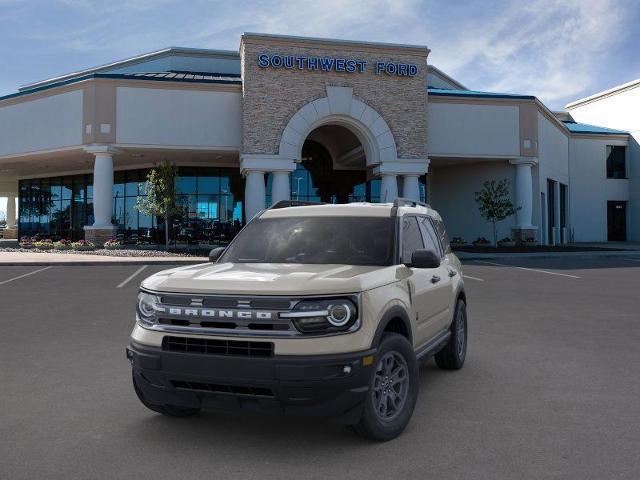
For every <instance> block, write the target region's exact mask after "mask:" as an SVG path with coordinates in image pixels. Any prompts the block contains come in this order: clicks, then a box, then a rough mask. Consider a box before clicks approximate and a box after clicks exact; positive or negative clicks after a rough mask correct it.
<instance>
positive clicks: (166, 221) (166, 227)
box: [164, 215, 169, 252]
mask: <svg viewBox="0 0 640 480" xmlns="http://www.w3.org/2000/svg"><path fill="white" fill-rule="evenodd" d="M164 248H165V250H166V251H167V252H168V251H169V215H165V216H164Z"/></svg>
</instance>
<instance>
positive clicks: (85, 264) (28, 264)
mask: <svg viewBox="0 0 640 480" xmlns="http://www.w3.org/2000/svg"><path fill="white" fill-rule="evenodd" d="M199 263H205V262H204V261H203V260H188V261H187V260H182V261H175V260H156V261H152V262H149V261H146V262H145V261H144V259H142V260H129V261H128V262H125V261H109V262H96V261H86V262H85V261H79V262H0V267H4V266H6V267H55V266H61V267H73V266H79V267H99V266H111V265H114V266H123V265H149V266H153V265H175V266H181V265H185V266H186V265H197V264H199Z"/></svg>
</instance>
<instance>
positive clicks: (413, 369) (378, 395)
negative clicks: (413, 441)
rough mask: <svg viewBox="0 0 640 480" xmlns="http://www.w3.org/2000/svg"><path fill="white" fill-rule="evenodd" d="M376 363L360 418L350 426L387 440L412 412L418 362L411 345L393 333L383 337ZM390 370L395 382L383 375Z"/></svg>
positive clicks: (416, 384) (367, 435)
mask: <svg viewBox="0 0 640 480" xmlns="http://www.w3.org/2000/svg"><path fill="white" fill-rule="evenodd" d="M375 362H376V363H375V367H374V368H373V369H372V372H371V379H370V380H369V392H368V394H367V398H366V399H365V401H364V406H363V409H362V417H361V418H360V421H359V422H358V423H357V424H356V425H354V426H353V427H352V428H353V430H354V431H355V432H356V433H357V434H358V435H361V436H362V437H365V438H368V439H370V440H376V441H387V440H391V439H393V438H395V437H397V436H398V435H400V434H401V433H402V431H403V430H404V429H405V427H406V426H407V424H408V423H409V420H410V419H411V415H412V414H413V409H414V408H415V406H416V400H417V398H418V390H419V378H418V377H419V370H418V362H417V360H416V355H415V352H414V351H413V346H412V345H411V344H410V343H409V341H408V340H407V339H406V338H405V337H403V336H402V335H398V334H396V333H388V334H385V335H384V336H383V337H382V341H381V342H380V347H379V349H378V353H377V355H376V360H375ZM389 368H390V370H389ZM389 371H390V372H393V371H395V372H396V374H395V376H399V378H400V379H399V380H397V381H396V383H395V384H393V383H389V380H391V379H392V378H393V376H390V375H385V373H388V372H389ZM402 371H404V374H401V372H402ZM390 392H393V394H391V393H390Z"/></svg>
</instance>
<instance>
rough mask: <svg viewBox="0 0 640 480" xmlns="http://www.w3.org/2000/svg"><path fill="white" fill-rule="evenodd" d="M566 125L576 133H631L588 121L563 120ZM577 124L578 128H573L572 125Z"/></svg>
mask: <svg viewBox="0 0 640 480" xmlns="http://www.w3.org/2000/svg"><path fill="white" fill-rule="evenodd" d="M562 123H564V125H565V126H566V127H567V128H568V129H569V131H570V132H571V133H575V134H576V135H580V134H584V135H589V134H591V135H629V132H627V131H626V130H617V129H615V128H607V127H599V126H598V125H591V124H588V123H580V122H571V121H563V122H562ZM572 125H576V126H577V127H578V128H577V129H572V128H571V126H572Z"/></svg>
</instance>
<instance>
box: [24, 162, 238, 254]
mask: <svg viewBox="0 0 640 480" xmlns="http://www.w3.org/2000/svg"><path fill="white" fill-rule="evenodd" d="M147 173H148V170H127V171H117V172H114V178H113V199H112V202H113V204H112V205H113V224H114V226H115V227H116V238H117V239H118V240H121V241H123V242H124V243H128V244H147V243H150V244H154V243H163V242H164V224H163V223H162V221H163V219H158V218H155V217H151V216H148V215H144V214H143V213H141V212H139V211H138V210H137V209H136V204H137V202H138V198H139V197H144V196H145V195H146V178H147ZM175 185H176V189H177V191H178V204H179V206H180V208H181V209H182V211H183V214H182V215H178V216H176V217H174V218H173V219H172V222H171V223H172V225H171V228H170V229H169V231H170V238H171V240H172V241H173V242H176V243H189V244H195V243H202V244H207V245H220V244H226V243H228V241H229V240H230V239H231V238H233V236H235V234H236V233H237V232H238V231H239V230H240V227H241V226H242V222H243V218H242V198H243V197H244V182H243V180H242V177H241V176H240V173H239V172H238V170H237V169H235V168H188V167H187V168H185V167H180V168H179V170H178V176H177V177H176V178H175ZM93 221H94V219H93V176H92V175H73V176H67V177H53V178H42V179H33V180H21V181H20V219H19V222H20V223H19V229H20V230H19V231H20V235H21V236H37V237H42V238H51V239H52V240H59V239H61V238H64V239H71V240H78V239H81V238H83V236H84V230H83V227H84V226H85V225H92V224H93Z"/></svg>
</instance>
